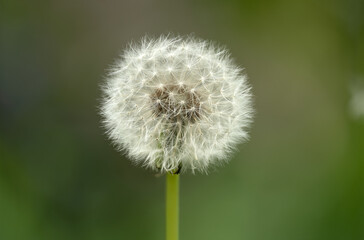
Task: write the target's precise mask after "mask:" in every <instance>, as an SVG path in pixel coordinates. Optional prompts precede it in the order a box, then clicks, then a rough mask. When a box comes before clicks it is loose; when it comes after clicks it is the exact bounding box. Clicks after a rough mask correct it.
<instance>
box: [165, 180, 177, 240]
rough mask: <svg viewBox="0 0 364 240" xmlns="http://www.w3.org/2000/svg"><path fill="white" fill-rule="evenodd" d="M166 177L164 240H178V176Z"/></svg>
mask: <svg viewBox="0 0 364 240" xmlns="http://www.w3.org/2000/svg"><path fill="white" fill-rule="evenodd" d="M166 175H167V187H166V239H167V240H178V215H179V199H178V198H179V175H178V174H170V173H167V174H166Z"/></svg>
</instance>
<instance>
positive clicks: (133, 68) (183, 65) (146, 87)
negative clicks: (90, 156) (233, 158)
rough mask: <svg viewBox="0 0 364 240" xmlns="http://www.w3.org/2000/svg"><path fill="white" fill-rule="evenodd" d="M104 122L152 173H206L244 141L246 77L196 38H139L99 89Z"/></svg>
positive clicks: (114, 138) (219, 51) (247, 96)
mask: <svg viewBox="0 0 364 240" xmlns="http://www.w3.org/2000/svg"><path fill="white" fill-rule="evenodd" d="M103 92H104V97H103V102H102V107H101V111H102V115H103V118H104V119H103V123H104V126H105V127H106V129H107V133H108V135H109V137H110V138H111V139H112V141H113V142H114V143H115V144H116V146H117V147H118V149H120V150H123V149H124V150H126V151H127V153H128V154H129V156H130V158H131V159H133V161H134V162H136V163H139V164H142V165H143V166H145V167H149V168H152V169H154V170H156V171H160V172H167V171H176V170H177V169H178V170H182V171H186V170H191V171H192V172H194V171H196V170H198V171H202V172H204V171H206V170H207V168H208V167H209V166H211V165H216V164H219V163H223V162H224V161H226V159H227V155H228V153H229V152H230V150H231V149H233V148H234V147H235V146H236V144H237V143H239V142H241V141H244V140H246V139H247V138H248V132H247V129H248V127H249V125H250V123H251V121H252V115H253V108H252V104H251V98H252V95H251V91H250V87H249V85H248V84H247V81H246V76H245V75H243V74H242V71H241V69H240V68H239V67H237V66H236V65H234V64H233V63H232V61H231V59H229V56H228V53H227V52H226V51H225V50H223V49H217V48H216V47H214V46H213V45H212V44H211V43H208V42H205V41H202V40H197V39H194V38H181V37H176V38H169V37H160V38H159V39H147V38H144V39H143V40H142V41H141V42H140V43H138V44H134V45H132V46H130V48H129V49H127V50H126V51H125V52H124V54H123V55H122V56H121V58H120V60H119V61H117V63H116V65H115V66H114V68H113V69H112V70H111V72H110V73H109V76H108V78H107V79H106V84H105V85H104V87H103Z"/></svg>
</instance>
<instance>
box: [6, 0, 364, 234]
mask: <svg viewBox="0 0 364 240" xmlns="http://www.w3.org/2000/svg"><path fill="white" fill-rule="evenodd" d="M363 2H364V1H359V0H348V1H329V0H327V1H315V0H307V1H289V0H273V1H253V0H250V1H192V0H189V1H174V2H172V1H149V0H144V1H142V0H134V1H133V0H129V1H109V0H106V1H95V0H90V1H85V0H83V1H82V0H74V1H58V0H57V1H56V0H52V1H45V0H44V1H42V0H33V1H18V0H5V1H4V0H1V1H0V27H1V28H0V29H1V31H0V34H1V35H0V37H1V38H0V107H1V110H0V239H1V240H15V239H21V240H23V239H24V240H28V239H29V240H33V239H34V240H43V239H44V240H53V239H54V240H58V239H62V240H63V239H70V240H73V239H77V240H78V239H87V240H93V239H95V240H96V239H103V240H104V239H105V240H114V239H115V240H116V239H158V240H160V239H163V238H164V184H165V180H164V178H163V177H155V176H154V173H152V172H149V171H146V170H144V169H142V168H139V167H136V166H133V164H131V162H130V161H129V160H127V159H126V158H125V157H124V156H123V155H122V154H120V153H118V152H116V151H115V150H114V149H113V147H112V145H111V144H110V142H109V141H108V140H107V138H106V136H105V134H104V133H103V130H102V128H101V127H100V125H101V124H100V116H99V115H98V109H97V108H98V105H99V102H100V87H99V86H100V84H101V83H102V79H103V77H104V75H105V69H107V68H108V67H109V66H110V64H111V63H113V60H114V59H115V58H116V57H117V56H118V55H119V54H120V53H121V51H122V49H123V48H124V47H125V46H127V43H128V42H130V41H132V40H138V39H139V38H140V37H142V36H144V35H145V34H149V35H152V36H158V35H159V34H162V33H164V34H165V33H169V32H173V33H175V34H181V35H185V34H190V33H194V34H195V35H196V36H197V37H201V38H204V39H210V40H214V41H216V42H218V43H220V44H222V45H225V46H227V47H228V48H229V49H230V50H231V53H232V56H233V57H234V58H235V60H236V62H237V63H238V64H240V65H241V66H244V67H245V69H246V73H247V74H248V76H249V79H250V83H251V84H252V86H253V91H254V94H255V107H256V109H257V114H256V118H255V122H254V126H253V128H252V131H251V141H249V142H248V143H245V144H242V145H240V146H239V150H238V151H237V152H236V153H235V154H234V155H233V157H232V159H231V162H230V163H229V164H227V165H226V166H225V167H221V168H218V169H216V170H213V171H211V172H210V173H209V175H207V176H206V175H200V174H196V175H192V174H186V175H183V176H182V178H181V226H180V231H181V239H188V240H195V239H196V240H197V239H198V240H200V239H210V240H213V239H216V240H217V239H219V240H221V239H228V240H235V239H236V240H240V239H241V240H271V239H277V240H278V239H279V240H316V239H317V240H319V239H320V240H323V239H329V240H336V239H342V240H360V239H364V106H363V105H364V46H363V44H364V4H363Z"/></svg>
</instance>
